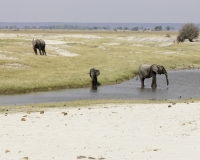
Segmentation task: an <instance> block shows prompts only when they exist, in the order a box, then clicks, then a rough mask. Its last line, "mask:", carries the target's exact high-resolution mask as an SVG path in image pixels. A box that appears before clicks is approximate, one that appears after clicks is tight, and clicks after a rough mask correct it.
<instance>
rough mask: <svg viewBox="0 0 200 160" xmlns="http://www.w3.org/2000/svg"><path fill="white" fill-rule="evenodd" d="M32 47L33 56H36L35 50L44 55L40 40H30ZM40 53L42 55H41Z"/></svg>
mask: <svg viewBox="0 0 200 160" xmlns="http://www.w3.org/2000/svg"><path fill="white" fill-rule="evenodd" d="M32 45H33V50H34V52H35V54H36V55H37V49H38V50H39V52H40V55H46V51H45V42H44V40H42V39H36V40H34V39H33V40H32ZM41 51H42V53H41Z"/></svg>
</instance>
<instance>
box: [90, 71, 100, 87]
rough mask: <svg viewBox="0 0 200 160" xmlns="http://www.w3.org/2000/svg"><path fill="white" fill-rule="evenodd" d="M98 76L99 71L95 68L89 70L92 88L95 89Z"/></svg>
mask: <svg viewBox="0 0 200 160" xmlns="http://www.w3.org/2000/svg"><path fill="white" fill-rule="evenodd" d="M99 75H100V71H99V70H98V69H95V68H91V69H90V77H91V79H92V88H96V87H97V77H98V76H99Z"/></svg>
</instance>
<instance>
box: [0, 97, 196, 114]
mask: <svg viewBox="0 0 200 160" xmlns="http://www.w3.org/2000/svg"><path fill="white" fill-rule="evenodd" d="M197 101H199V99H177V100H122V99H110V100H78V101H70V102H56V103H41V104H29V105H21V106H14V107H13V106H1V107H0V114H2V113H20V112H23V113H26V112H39V111H42V110H48V109H52V108H60V109H64V108H67V107H76V108H79V107H84V106H85V107H90V106H91V107H94V106H96V105H101V106H103V105H104V104H117V105H119V104H166V103H171V104H172V105H174V104H176V103H187V104H188V103H194V102H197ZM166 107H167V106H166Z"/></svg>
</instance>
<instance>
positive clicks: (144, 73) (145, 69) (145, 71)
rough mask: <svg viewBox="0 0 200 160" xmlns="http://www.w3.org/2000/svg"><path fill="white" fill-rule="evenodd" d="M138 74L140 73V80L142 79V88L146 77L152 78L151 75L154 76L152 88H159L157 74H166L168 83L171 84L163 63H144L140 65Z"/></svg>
mask: <svg viewBox="0 0 200 160" xmlns="http://www.w3.org/2000/svg"><path fill="white" fill-rule="evenodd" d="M138 74H139V77H140V81H141V88H144V80H145V78H150V77H152V83H151V88H153V89H155V88H157V83H156V74H160V75H161V74H165V77H166V81H167V85H168V84H169V81H168V74H167V71H166V70H165V68H164V67H163V66H161V65H157V64H153V65H149V64H142V65H140V67H139V69H138Z"/></svg>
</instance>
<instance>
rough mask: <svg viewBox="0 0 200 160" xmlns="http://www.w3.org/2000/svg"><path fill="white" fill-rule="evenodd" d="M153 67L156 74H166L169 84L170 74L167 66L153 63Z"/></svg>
mask: <svg viewBox="0 0 200 160" xmlns="http://www.w3.org/2000/svg"><path fill="white" fill-rule="evenodd" d="M151 69H152V72H154V73H156V74H160V75H161V74H164V75H165V77H166V81H167V85H169V80H168V74H167V71H166V69H165V67H163V66H160V65H156V64H153V65H152V66H151Z"/></svg>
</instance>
